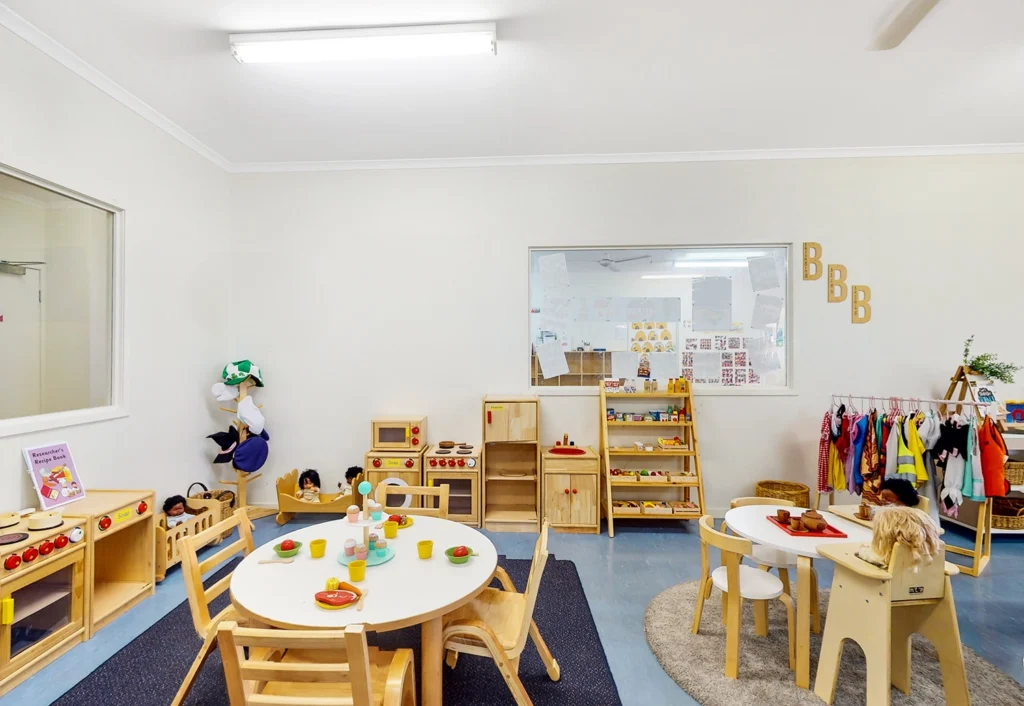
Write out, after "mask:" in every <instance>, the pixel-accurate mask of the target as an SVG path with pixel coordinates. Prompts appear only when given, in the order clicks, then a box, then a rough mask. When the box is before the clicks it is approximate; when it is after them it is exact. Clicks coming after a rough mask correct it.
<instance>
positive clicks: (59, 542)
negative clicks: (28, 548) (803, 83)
mask: <svg viewBox="0 0 1024 706" xmlns="http://www.w3.org/2000/svg"><path fill="white" fill-rule="evenodd" d="M53 544H54V546H56V547H57V549H63V548H64V547H66V546H68V538H67V535H64V534H62V535H60V536H59V537H57V539H55V540H53Z"/></svg>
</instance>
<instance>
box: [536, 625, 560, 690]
mask: <svg viewBox="0 0 1024 706" xmlns="http://www.w3.org/2000/svg"><path fill="white" fill-rule="evenodd" d="M530 638H531V639H532V640H533V644H534V646H535V647H536V648H537V654H539V655H540V659H541V661H542V662H543V663H544V666H545V668H547V671H548V679H550V680H551V681H558V680H559V679H560V678H561V676H562V671H561V670H560V669H559V667H558V661H557V660H555V658H554V656H552V654H551V650H549V649H548V643H546V642H544V638H543V637H541V635H540V630H539V629H538V628H537V623H536V622H534V621H533V620H531V621H530Z"/></svg>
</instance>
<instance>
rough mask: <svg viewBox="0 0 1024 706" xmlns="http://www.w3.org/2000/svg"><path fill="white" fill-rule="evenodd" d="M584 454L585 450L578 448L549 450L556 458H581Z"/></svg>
mask: <svg viewBox="0 0 1024 706" xmlns="http://www.w3.org/2000/svg"><path fill="white" fill-rule="evenodd" d="M586 452H587V451H586V449H581V448H579V447H578V446H555V447H552V449H551V453H553V454H555V455H557V456H582V455H583V454H585V453H586Z"/></svg>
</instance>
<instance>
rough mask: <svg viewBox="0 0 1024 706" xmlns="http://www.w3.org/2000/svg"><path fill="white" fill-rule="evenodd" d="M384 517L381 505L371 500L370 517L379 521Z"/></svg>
mask: <svg viewBox="0 0 1024 706" xmlns="http://www.w3.org/2000/svg"><path fill="white" fill-rule="evenodd" d="M383 516H384V511H383V510H382V509H381V505H380V503H378V502H376V501H373V500H371V501H370V517H372V518H373V519H374V520H379V519H381V518H382V517H383Z"/></svg>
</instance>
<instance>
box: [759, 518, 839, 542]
mask: <svg viewBox="0 0 1024 706" xmlns="http://www.w3.org/2000/svg"><path fill="white" fill-rule="evenodd" d="M767 518H768V520H770V521H771V523H772V524H773V525H775V526H776V527H778V528H779V529H780V530H782V531H783V532H785V533H786V534H788V535H789V536H791V537H826V538H828V539H846V538H847V537H848V536H849V535H847V534H846V533H845V532H840V531H839V530H837V529H836V528H835V527H833V526H832V525H829V524H826V525H825V529H824V530H822V531H820V532H806V531H805V532H794V531H793V530H791V529H790V528H789V523H788V522H787V523H786V524H783V523H781V522H779V518H777V517H774V516H773V515H768V516H767Z"/></svg>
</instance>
